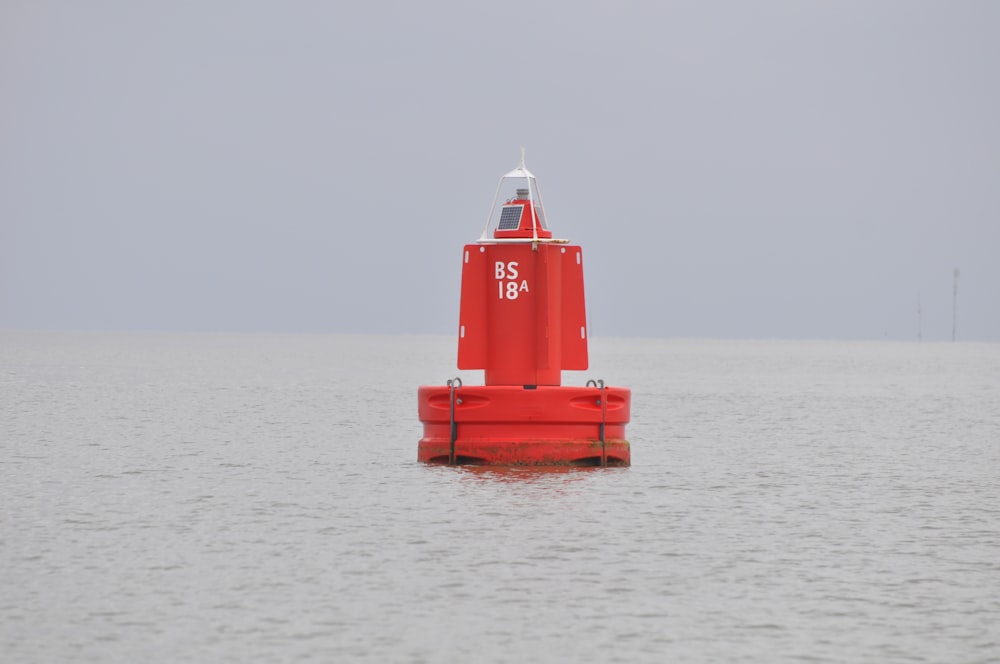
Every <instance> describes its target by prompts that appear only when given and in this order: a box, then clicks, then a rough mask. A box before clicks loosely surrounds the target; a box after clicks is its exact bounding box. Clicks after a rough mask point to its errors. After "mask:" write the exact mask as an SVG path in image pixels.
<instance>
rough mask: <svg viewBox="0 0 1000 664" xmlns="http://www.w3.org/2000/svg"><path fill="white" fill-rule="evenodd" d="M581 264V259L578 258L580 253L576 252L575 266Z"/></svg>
mask: <svg viewBox="0 0 1000 664" xmlns="http://www.w3.org/2000/svg"><path fill="white" fill-rule="evenodd" d="M582 262H583V259H582V258H581V257H580V252H579V251H578V252H576V264H577V265H579V264H580V263H582Z"/></svg>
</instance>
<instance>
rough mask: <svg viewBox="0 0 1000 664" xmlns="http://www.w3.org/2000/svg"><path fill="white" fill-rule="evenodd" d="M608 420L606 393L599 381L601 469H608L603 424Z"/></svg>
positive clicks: (602, 383)
mask: <svg viewBox="0 0 1000 664" xmlns="http://www.w3.org/2000/svg"><path fill="white" fill-rule="evenodd" d="M607 419H608V393H607V390H606V389H605V388H604V381H603V380H602V381H601V467H602V468H607V467H608V441H607V440H606V439H605V437H604V423H605V422H606V421H607Z"/></svg>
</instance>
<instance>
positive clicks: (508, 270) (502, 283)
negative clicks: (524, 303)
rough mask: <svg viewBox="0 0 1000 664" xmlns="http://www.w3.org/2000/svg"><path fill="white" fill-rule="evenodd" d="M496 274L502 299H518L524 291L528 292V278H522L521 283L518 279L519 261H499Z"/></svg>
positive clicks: (498, 290)
mask: <svg viewBox="0 0 1000 664" xmlns="http://www.w3.org/2000/svg"><path fill="white" fill-rule="evenodd" d="M494 276H495V277H496V280H497V293H498V294H499V295H500V299H501V300H516V299H517V296H518V295H520V294H521V293H522V292H524V293H527V292H528V280H527V279H522V280H521V283H518V282H517V281H516V280H517V277H518V271H517V261H510V262H509V263H504V262H503V261H497V262H496V271H495V272H494Z"/></svg>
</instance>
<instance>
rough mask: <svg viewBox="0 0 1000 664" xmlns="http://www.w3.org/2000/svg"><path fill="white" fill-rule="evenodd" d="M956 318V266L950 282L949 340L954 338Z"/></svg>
mask: <svg viewBox="0 0 1000 664" xmlns="http://www.w3.org/2000/svg"><path fill="white" fill-rule="evenodd" d="M957 319H958V268H957V267H956V268H955V272H954V279H953V280H952V282H951V340H952V341H954V340H955V321H956V320H957Z"/></svg>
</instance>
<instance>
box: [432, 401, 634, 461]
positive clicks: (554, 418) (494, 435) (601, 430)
mask: <svg viewBox="0 0 1000 664" xmlns="http://www.w3.org/2000/svg"><path fill="white" fill-rule="evenodd" d="M631 398H632V393H631V390H629V389H628V388H625V387H566V386H538V387H535V386H524V387H522V386H507V385H486V386H468V387H465V386H459V387H451V386H427V385H425V386H421V387H420V388H419V390H418V392H417V399H418V409H419V413H420V421H421V422H422V423H423V425H424V436H423V438H421V439H420V443H419V445H418V448H417V460H418V461H422V462H425V463H443V464H469V465H481V466H628V465H631V462H632V458H631V453H630V448H629V443H628V441H627V440H626V439H625V425H626V424H627V423H628V421H629V416H630V409H631Z"/></svg>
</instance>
